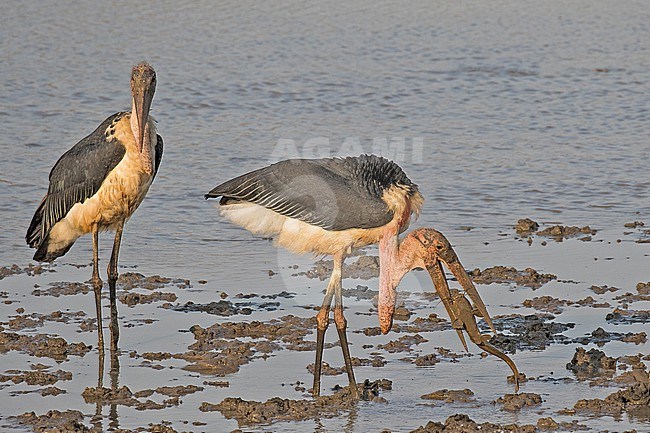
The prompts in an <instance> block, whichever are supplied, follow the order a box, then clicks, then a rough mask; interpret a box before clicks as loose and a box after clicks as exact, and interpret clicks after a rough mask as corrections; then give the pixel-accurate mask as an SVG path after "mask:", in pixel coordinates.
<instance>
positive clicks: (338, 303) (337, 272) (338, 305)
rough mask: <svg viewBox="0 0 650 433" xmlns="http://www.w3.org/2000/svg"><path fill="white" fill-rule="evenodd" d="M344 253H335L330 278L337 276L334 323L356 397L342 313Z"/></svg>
mask: <svg viewBox="0 0 650 433" xmlns="http://www.w3.org/2000/svg"><path fill="white" fill-rule="evenodd" d="M344 258H345V256H344V255H342V254H341V255H338V254H336V255H335V256H334V270H333V271H332V279H334V277H336V276H337V277H338V278H337V279H336V281H335V284H336V285H335V288H334V324H335V325H336V330H337V331H338V333H339V342H340V344H341V350H342V351H343V360H344V361H345V370H346V371H347V373H348V381H349V382H350V392H351V394H352V396H353V397H355V398H358V397H359V395H358V390H357V381H356V380H355V379H354V371H353V370H352V360H351V359H350V347H349V346H348V337H347V334H346V328H347V320H345V316H344V315H343V294H342V293H341V290H342V281H341V279H342V275H341V271H342V267H343V260H344Z"/></svg>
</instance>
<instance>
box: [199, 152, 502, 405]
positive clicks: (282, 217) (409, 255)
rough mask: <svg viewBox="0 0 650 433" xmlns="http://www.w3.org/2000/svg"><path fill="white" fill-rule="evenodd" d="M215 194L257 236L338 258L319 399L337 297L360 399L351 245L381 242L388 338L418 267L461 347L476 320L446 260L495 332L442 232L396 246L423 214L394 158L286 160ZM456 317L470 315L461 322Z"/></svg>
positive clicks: (319, 340)
mask: <svg viewBox="0 0 650 433" xmlns="http://www.w3.org/2000/svg"><path fill="white" fill-rule="evenodd" d="M217 197H221V200H220V201H219V210H220V213H221V215H223V216H224V217H226V218H227V219H229V220H230V221H232V222H233V223H235V224H238V225H240V226H242V227H244V228H245V229H247V230H249V231H250V232H252V233H253V234H257V235H263V236H271V237H274V238H275V241H276V243H277V244H278V245H280V246H282V247H284V248H286V249H288V250H290V251H293V252H296V253H313V254H317V255H324V254H327V255H331V256H332V257H333V259H334V268H333V271H332V275H331V277H330V280H329V283H328V285H327V291H326V293H325V299H324V300H323V304H322V307H321V309H320V311H319V312H318V314H317V316H316V319H317V336H316V362H315V364H314V366H315V368H314V386H313V389H312V391H313V395H314V396H318V395H319V394H320V375H321V363H322V358H323V343H324V339H325V331H326V329H327V327H328V325H329V312H330V306H331V303H332V298H334V323H335V324H336V329H337V331H338V334H339V340H340V343H341V349H342V351H343V358H344V360H345V367H346V370H347V374H348V379H349V382H350V389H351V391H352V393H353V394H354V395H357V387H356V381H355V378H354V373H353V371H352V363H351V360H350V351H349V348H348V342H347V336H346V327H347V322H346V319H345V317H344V315H343V298H342V294H341V289H342V285H341V284H342V282H341V268H342V266H343V261H344V260H345V257H346V255H348V254H349V253H350V252H351V250H352V249H353V248H359V247H363V246H366V245H370V244H375V243H379V263H380V275H379V302H378V304H379V305H378V307H379V323H380V327H381V331H382V333H384V334H386V333H388V331H389V330H390V328H391V326H392V322H393V314H394V311H395V302H396V298H397V296H396V288H397V285H398V284H399V282H400V281H401V279H402V277H403V276H404V275H405V274H406V273H408V272H409V271H410V270H412V269H414V268H426V269H427V270H428V271H429V273H430V274H431V277H432V279H433V281H434V284H435V287H436V290H437V291H438V293H439V294H440V297H441V299H442V300H443V304H444V306H445V308H446V309H447V311H448V312H449V314H450V317H451V318H452V321H453V322H454V327H455V329H456V330H457V331H458V334H459V336H460V337H461V340H462V341H463V344H464V339H463V338H462V333H461V329H464V328H463V326H464V323H469V322H471V320H473V319H474V315H473V314H472V311H471V310H469V311H464V310H462V309H459V307H458V305H461V304H460V303H457V304H453V302H452V298H451V295H450V293H449V288H448V286H447V282H446V279H445V276H444V272H443V268H442V265H441V263H445V264H446V265H447V267H449V268H450V269H451V271H452V272H453V274H454V275H455V276H456V278H457V279H458V281H459V282H460V284H461V285H462V286H463V289H464V290H465V292H466V293H467V294H468V295H469V297H470V298H471V300H472V301H473V302H474V304H475V306H476V308H477V309H478V311H479V312H480V315H482V316H483V317H484V318H485V320H486V322H487V323H488V324H489V325H490V327H491V328H492V330H494V327H493V326H492V321H491V320H490V317H489V315H488V313H487V310H486V308H485V304H484V303H483V301H482V300H481V298H480V296H479V294H478V292H477V291H476V288H475V287H474V285H473V283H472V281H471V279H470V278H469V276H468V275H467V272H466V271H465V269H464V268H463V266H462V265H461V263H460V261H459V260H458V258H457V256H456V255H455V253H454V251H453V249H452V248H451V245H450V244H449V242H448V241H447V240H446V239H445V238H444V236H442V234H441V233H439V232H437V231H435V230H433V229H419V230H416V231H414V232H412V233H411V234H410V235H408V236H407V237H406V238H405V239H404V240H403V241H402V242H401V243H400V242H399V240H398V235H399V234H400V233H402V232H404V230H406V228H407V227H408V225H409V222H410V217H411V215H412V214H415V215H416V216H417V215H418V214H419V212H420V208H421V207H422V204H423V202H424V199H423V197H422V195H421V194H420V192H419V191H418V187H417V185H416V184H414V183H413V182H411V180H410V179H409V178H408V177H407V176H406V174H405V173H404V171H403V170H402V169H401V168H400V166H399V165H397V164H395V163H394V162H392V161H389V160H387V159H385V158H382V157H378V156H375V155H361V156H358V157H348V158H342V159H341V158H324V159H294V160H285V161H281V162H278V163H276V164H273V165H271V166H268V167H265V168H262V169H259V170H255V171H252V172H250V173H247V174H244V175H242V176H239V177H236V178H234V179H231V180H229V181H227V182H224V183H223V184H221V185H219V186H217V187H215V188H214V189H212V191H210V192H209V193H208V194H206V195H205V198H206V199H207V198H217ZM467 305H469V301H468V302H467ZM454 307H455V308H454ZM461 310H462V311H461ZM459 312H460V313H463V314H465V313H467V314H465V315H468V316H470V318H469V319H467V320H466V321H465V322H463V321H462V320H460V317H459ZM475 334H476V333H475ZM472 341H474V339H472Z"/></svg>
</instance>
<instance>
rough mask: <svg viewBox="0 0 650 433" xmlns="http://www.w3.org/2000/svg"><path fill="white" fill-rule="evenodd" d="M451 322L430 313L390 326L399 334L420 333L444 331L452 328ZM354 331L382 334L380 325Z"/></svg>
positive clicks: (369, 334) (371, 334)
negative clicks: (426, 315)
mask: <svg viewBox="0 0 650 433" xmlns="http://www.w3.org/2000/svg"><path fill="white" fill-rule="evenodd" d="M450 328H451V324H450V323H449V322H448V321H447V320H445V319H442V318H440V317H438V315H437V314H436V313H431V314H429V316H428V317H416V318H415V319H414V320H413V321H412V322H409V323H395V322H393V326H392V327H391V328H390V330H391V332H395V333H396V334H399V333H401V332H408V333H418V332H433V331H444V330H446V329H450ZM352 332H354V333H357V334H359V333H362V334H364V335H367V336H376V335H381V328H380V327H379V326H370V327H368V328H362V329H356V330H354V331H352Z"/></svg>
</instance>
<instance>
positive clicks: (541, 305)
mask: <svg viewBox="0 0 650 433" xmlns="http://www.w3.org/2000/svg"><path fill="white" fill-rule="evenodd" d="M522 305H523V306H524V307H529V308H534V309H536V310H538V311H544V312H547V313H551V314H560V313H562V311H564V308H563V307H566V306H569V305H577V306H591V307H592V308H607V307H609V306H610V305H609V304H608V303H607V302H600V303H598V302H596V301H595V300H594V298H592V297H591V296H587V297H586V298H585V299H580V300H579V301H571V300H568V299H558V298H554V297H552V296H539V297H534V298H533V299H526V300H525V301H524V302H523V303H522Z"/></svg>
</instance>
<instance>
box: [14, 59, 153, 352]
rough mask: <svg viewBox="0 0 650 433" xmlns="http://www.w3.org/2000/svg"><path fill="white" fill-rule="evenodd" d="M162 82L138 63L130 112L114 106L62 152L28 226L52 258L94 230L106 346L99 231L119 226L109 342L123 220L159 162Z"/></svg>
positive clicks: (114, 330) (43, 257)
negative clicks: (157, 115) (156, 115)
mask: <svg viewBox="0 0 650 433" xmlns="http://www.w3.org/2000/svg"><path fill="white" fill-rule="evenodd" d="M155 90H156V72H155V71H154V69H153V68H152V67H151V66H150V65H149V64H148V63H146V62H143V63H140V64H139V65H136V66H134V67H133V71H132V73H131V93H132V95H133V103H132V108H131V111H130V112H121V113H116V114H113V115H112V116H110V117H109V118H108V119H106V120H104V121H103V122H102V123H101V125H99V127H98V128H97V129H95V131H93V132H92V133H91V134H90V135H88V136H87V137H86V138H84V139H82V140H81V141H80V142H79V143H77V144H75V145H74V146H73V147H72V148H71V149H70V150H68V151H67V152H66V153H64V154H63V156H61V158H59V160H58V161H57V163H56V164H55V165H54V167H53V168H52V171H51V172H50V186H49V188H48V191H47V194H46V195H45V197H43V200H42V201H41V204H40V205H39V206H38V209H36V213H35V214H34V217H33V218H32V222H31V224H30V225H29V229H28V230H27V235H26V236H25V240H26V241H27V244H28V245H29V246H30V247H32V248H36V253H35V254H34V260H37V261H39V262H51V261H53V260H54V259H56V258H57V257H60V256H63V255H64V254H65V253H67V252H68V250H69V249H70V247H72V245H73V244H74V242H75V241H76V240H77V239H78V238H79V237H80V236H82V235H84V234H86V233H92V235H93V275H92V283H93V288H94V291H95V306H96V308H97V330H98V334H99V336H98V348H99V350H100V353H101V354H103V351H104V338H103V332H102V314H101V289H102V280H101V279H100V277H99V255H98V243H99V232H100V231H106V230H114V231H115V241H114V243H113V252H112V254H111V260H110V262H109V264H108V284H109V290H110V304H111V324H110V330H111V337H112V338H111V348H117V341H118V338H119V328H118V325H117V305H116V303H115V283H116V281H117V259H118V254H119V251H120V242H121V239H122V230H123V228H124V223H126V221H127V220H128V219H129V218H130V217H131V215H133V212H135V210H136V209H137V208H138V206H139V205H140V203H141V202H142V200H143V199H144V197H145V195H146V194H147V191H148V190H149V186H150V185H151V182H153V179H154V177H155V176H156V173H157V171H158V167H159V166H160V160H161V158H162V152H163V140H162V137H161V136H160V135H158V134H157V133H156V122H155V120H154V119H153V117H151V116H150V115H149V109H150V107H151V101H152V99H153V95H154V92H155Z"/></svg>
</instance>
